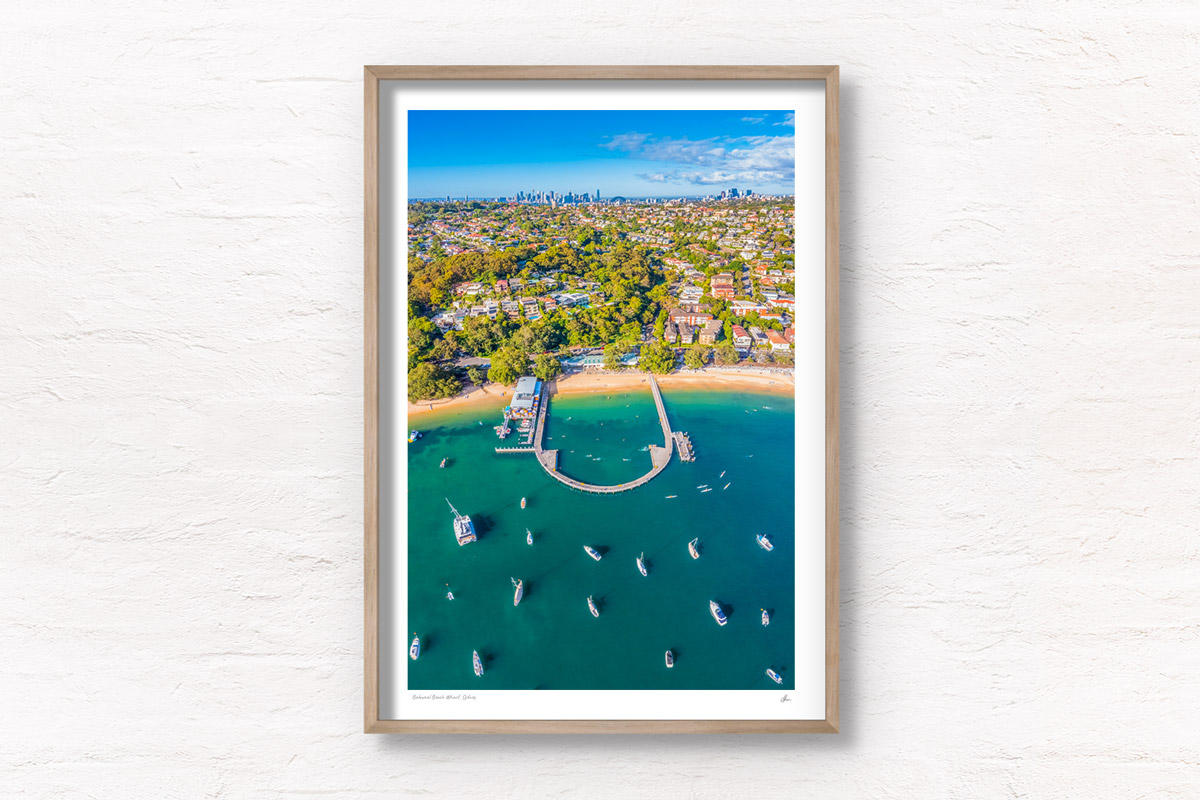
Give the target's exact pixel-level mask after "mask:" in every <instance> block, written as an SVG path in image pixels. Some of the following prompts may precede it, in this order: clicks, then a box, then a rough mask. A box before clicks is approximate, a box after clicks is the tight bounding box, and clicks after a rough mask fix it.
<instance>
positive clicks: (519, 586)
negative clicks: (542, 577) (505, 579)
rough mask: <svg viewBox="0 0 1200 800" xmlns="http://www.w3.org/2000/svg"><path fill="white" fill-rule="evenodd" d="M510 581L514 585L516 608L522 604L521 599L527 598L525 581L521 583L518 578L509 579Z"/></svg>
mask: <svg viewBox="0 0 1200 800" xmlns="http://www.w3.org/2000/svg"><path fill="white" fill-rule="evenodd" d="M509 580H510V581H512V585H513V605H514V606H515V605H518V604H519V603H520V602H521V598H522V597H524V596H525V581H523V580H521V581H519V580H517V579H516V578H509Z"/></svg>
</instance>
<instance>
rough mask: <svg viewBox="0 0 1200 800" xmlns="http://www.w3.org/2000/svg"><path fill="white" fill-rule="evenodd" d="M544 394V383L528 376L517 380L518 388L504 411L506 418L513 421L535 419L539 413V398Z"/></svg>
mask: <svg viewBox="0 0 1200 800" xmlns="http://www.w3.org/2000/svg"><path fill="white" fill-rule="evenodd" d="M541 394H542V382H541V381H539V380H538V379H537V378H535V377H533V376H531V375H527V376H525V377H524V378H518V379H517V388H516V389H514V390H513V396H512V400H511V401H509V404H508V406H506V407H505V409H504V414H505V416H507V417H509V418H511V419H533V418H534V417H536V416H537V412H538V398H539V397H541Z"/></svg>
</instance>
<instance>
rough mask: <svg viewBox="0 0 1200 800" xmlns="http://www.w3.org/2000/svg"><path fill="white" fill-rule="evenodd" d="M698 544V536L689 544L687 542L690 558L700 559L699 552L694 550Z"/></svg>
mask: <svg viewBox="0 0 1200 800" xmlns="http://www.w3.org/2000/svg"><path fill="white" fill-rule="evenodd" d="M699 542H700V537H698V536H697V537H696V538H695V539H692V540H691V541H690V542H688V552H689V553H691V554H692V558H699V557H700V551H699V550H697V549H696V545H697V544H699Z"/></svg>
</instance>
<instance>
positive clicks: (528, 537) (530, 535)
mask: <svg viewBox="0 0 1200 800" xmlns="http://www.w3.org/2000/svg"><path fill="white" fill-rule="evenodd" d="M525 544H533V531H531V530H529V528H526V529H525Z"/></svg>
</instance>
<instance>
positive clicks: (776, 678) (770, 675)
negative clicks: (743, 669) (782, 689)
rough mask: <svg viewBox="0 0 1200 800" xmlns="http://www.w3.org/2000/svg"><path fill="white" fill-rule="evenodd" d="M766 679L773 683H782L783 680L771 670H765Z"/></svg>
mask: <svg viewBox="0 0 1200 800" xmlns="http://www.w3.org/2000/svg"><path fill="white" fill-rule="evenodd" d="M767 677H768V678H770V679H771V680H773V681H775V682H776V683H783V678H781V677H779V673H778V672H776V671H775V670H773V669H768V670H767Z"/></svg>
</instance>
